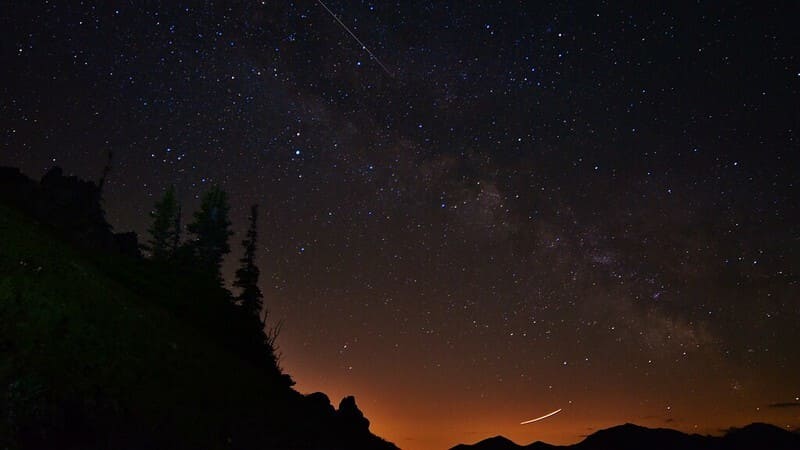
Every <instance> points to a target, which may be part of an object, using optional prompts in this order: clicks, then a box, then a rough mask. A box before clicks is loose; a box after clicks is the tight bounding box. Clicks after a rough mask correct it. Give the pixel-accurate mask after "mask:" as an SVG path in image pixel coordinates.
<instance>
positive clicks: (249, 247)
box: [233, 205, 266, 322]
mask: <svg viewBox="0 0 800 450" xmlns="http://www.w3.org/2000/svg"><path fill="white" fill-rule="evenodd" d="M249 222H250V226H249V227H248V228H247V236H246V237H245V239H244V240H243V241H242V247H244V256H242V258H241V259H240V260H239V262H240V263H241V267H240V268H239V270H237V271H236V280H235V281H234V283H233V285H234V286H236V287H238V288H240V289H241V290H242V292H241V293H240V294H239V301H240V302H241V304H242V307H243V308H245V310H246V311H248V312H249V313H251V314H254V315H255V316H256V317H259V319H260V320H262V322H263V321H264V320H266V316H265V317H264V319H261V309H262V308H263V298H264V296H263V295H262V294H261V289H259V287H258V276H259V275H260V271H259V270H258V266H256V250H257V248H258V247H257V241H258V205H253V206H251V207H250V219H249Z"/></svg>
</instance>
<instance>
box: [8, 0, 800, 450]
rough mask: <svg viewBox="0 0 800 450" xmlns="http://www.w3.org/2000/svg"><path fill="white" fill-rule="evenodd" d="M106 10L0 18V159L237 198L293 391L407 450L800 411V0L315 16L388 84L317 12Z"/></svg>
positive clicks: (342, 8)
mask: <svg viewBox="0 0 800 450" xmlns="http://www.w3.org/2000/svg"><path fill="white" fill-rule="evenodd" d="M107 3H108V4H104V5H98V6H94V3H92V2H83V4H80V3H79V2H72V1H70V2H67V1H62V2H60V1H51V2H44V3H41V4H40V3H39V2H19V4H17V5H16V6H15V7H14V8H8V10H7V11H5V12H4V13H3V14H2V23H1V24H0V25H2V30H3V31H2V35H3V39H2V52H3V62H4V63H3V64H2V68H0V73H2V81H3V82H2V86H0V89H2V98H3V101H2V103H0V117H2V134H0V164H5V165H16V166H21V167H22V168H23V170H24V171H25V172H26V173H28V174H29V175H31V176H34V177H38V176H40V175H41V174H42V173H43V171H44V170H45V169H46V168H48V167H50V166H51V165H54V164H57V165H61V166H62V167H63V168H64V169H65V171H66V172H68V173H75V174H77V175H80V176H83V177H87V178H91V179H98V178H99V177H100V175H101V173H102V168H103V166H104V165H105V163H106V160H105V155H106V153H107V151H108V150H113V151H114V161H113V171H112V173H111V175H110V176H109V177H108V181H107V185H106V187H105V204H106V210H107V212H108V216H109V219H110V221H111V222H112V224H113V225H114V226H115V228H116V229H117V230H120V231H122V230H128V229H133V230H135V231H137V232H139V233H140V235H141V234H142V233H143V232H144V230H145V229H146V228H147V225H148V223H147V212H148V211H149V210H150V208H151V207H152V204H153V202H154V200H155V199H156V198H158V197H159V196H160V195H161V194H162V193H163V192H164V189H165V188H166V187H167V186H168V185H170V184H174V185H175V186H176V188H177V191H178V192H179V195H180V197H181V199H182V201H183V202H184V211H191V210H193V209H194V208H195V207H196V206H197V203H198V201H197V199H198V197H199V196H200V195H201V194H202V192H203V191H204V190H205V189H207V188H208V187H209V186H210V185H211V184H214V183H219V184H220V185H222V187H223V188H224V189H226V190H227V191H228V192H229V193H230V196H231V199H232V203H233V209H232V213H233V221H234V224H235V226H236V228H237V232H238V233H237V235H236V236H235V237H234V242H235V243H238V241H239V240H240V238H241V236H242V234H243V230H244V228H245V226H246V221H245V217H246V214H247V211H248V209H249V205H250V204H251V203H258V204H259V205H260V206H261V210H262V211H263V217H262V222H261V229H260V232H261V237H262V240H261V244H262V251H261V256H260V259H259V264H260V267H261V271H262V274H263V277H262V278H263V280H262V281H263V285H262V289H263V290H264V292H265V301H266V303H267V305H268V307H269V308H270V309H271V314H272V317H273V318H274V319H275V320H277V319H279V318H282V319H285V327H284V333H283V334H282V336H281V338H280V345H281V349H282V352H283V354H284V359H283V366H284V368H285V369H286V370H287V371H288V372H289V373H291V375H292V376H293V377H294V379H295V380H296V381H297V382H298V386H297V387H298V389H300V390H301V391H304V392H312V391H316V390H323V391H326V392H328V393H329V394H330V395H331V397H334V398H335V397H340V396H342V395H345V394H355V395H356V397H357V399H358V402H359V405H360V406H362V407H363V409H364V411H365V414H366V415H367V417H369V418H370V420H371V421H372V429H373V431H375V432H376V433H378V434H380V435H382V436H384V437H386V438H387V439H390V440H393V441H395V442H396V443H397V444H398V445H399V446H401V447H403V448H408V449H432V448H440V449H441V448H447V447H448V446H452V445H454V444H456V443H458V442H473V441H476V440H478V439H480V438H483V437H487V436H493V435H497V434H501V433H502V434H505V435H507V436H509V437H511V438H513V439H515V440H517V441H519V442H525V443H527V442H530V441H533V440H536V439H542V440H547V441H551V442H555V443H571V442H576V441H578V440H579V439H580V436H582V435H585V434H587V433H589V432H590V431H591V430H593V429H597V428H599V427H603V426H608V425H613V424H618V423H624V422H635V423H639V424H642V425H649V426H668V427H673V428H678V429H682V430H688V431H697V432H709V433H715V432H717V431H718V430H719V429H721V428H727V427H729V426H733V425H742V424H745V423H749V422H752V421H767V422H773V423H776V424H778V425H780V426H788V427H790V428H797V427H800V408H797V407H796V405H797V404H798V397H800V384H799V383H798V380H800V356H799V354H798V351H797V347H796V342H800V328H798V327H797V323H798V320H800V288H798V269H799V268H800V248H799V246H800V230H799V229H798V226H797V223H800V214H798V205H800V201H798V200H799V199H798V192H797V183H798V175H797V174H798V167H800V165H798V150H800V148H799V147H800V146H799V145H798V137H797V132H798V129H799V128H800V120H799V117H798V108H797V105H798V104H800V96H798V89H799V88H800V61H798V59H797V46H796V45H797V44H796V43H797V42H800V36H798V32H797V31H796V27H795V24H794V19H793V18H796V17H798V13H800V11H798V6H797V3H793V2H787V3H785V4H779V3H770V4H769V5H766V6H765V5H760V6H759V5H748V4H739V3H738V2H728V3H725V4H717V3H705V2H704V3H701V4H694V5H688V4H687V5H672V4H670V5H667V6H663V7H661V8H655V7H653V6H650V5H648V4H645V3H646V2H644V3H643V2H623V3H617V2H613V3H609V4H606V3H599V4H594V5H588V4H584V2H579V3H580V4H575V5H569V4H565V3H562V2H558V3H549V2H494V3H488V2H480V4H478V3H479V2H421V1H407V2H368V1H358V2H355V1H354V2H343V1H335V0H330V1H328V2H326V5H327V6H328V7H329V8H330V9H331V11H332V12H333V13H334V14H335V15H338V16H339V17H341V18H342V19H343V20H344V21H346V22H347V24H348V26H349V27H350V29H352V32H353V33H354V34H355V35H358V36H359V37H360V38H361V39H362V40H363V41H365V42H368V43H369V44H370V48H371V50H372V51H373V52H374V53H375V54H377V55H380V58H381V60H382V61H383V63H385V64H386V66H388V67H391V68H392V72H394V76H393V77H392V76H389V75H387V73H386V72H385V71H384V70H383V69H382V68H381V65H378V64H375V61H373V60H371V58H370V55H369V54H367V53H365V51H364V50H363V49H362V47H361V46H360V45H356V43H355V42H353V40H352V38H351V37H350V36H349V35H348V34H347V33H345V32H344V30H342V28H341V26H340V25H339V24H338V23H337V22H336V21H334V20H333V19H332V18H331V16H330V15H329V14H328V13H327V12H326V11H325V10H324V9H323V8H322V7H321V6H320V5H319V4H318V3H317V2H315V1H305V2H302V1H297V2H286V1H263V2H257V1H247V2H238V1H234V2H212V1H205V2H172V1H170V2H158V1H155V2H147V4H146V5H135V4H133V3H128V2H107ZM529 3H530V4H529ZM376 61H377V60H376ZM234 248H236V246H234ZM235 251H238V248H237V249H236V250H235ZM236 258H238V254H234V255H231V257H229V258H228V259H229V267H228V272H229V273H231V270H232V268H233V264H235V260H236ZM552 405H558V406H562V405H563V411H562V412H561V413H560V414H558V415H557V416H555V417H553V418H551V419H548V421H547V422H543V423H542V424H538V425H537V427H520V426H519V418H520V417H525V416H527V415H528V414H530V411H539V410H545V411H546V410H549V409H548V407H552ZM775 405H794V406H790V407H777V406H775ZM545 424H547V427H544V425H545Z"/></svg>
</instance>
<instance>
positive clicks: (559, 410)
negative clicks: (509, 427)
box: [519, 408, 561, 425]
mask: <svg viewBox="0 0 800 450" xmlns="http://www.w3.org/2000/svg"><path fill="white" fill-rule="evenodd" d="M560 412H561V408H558V409H557V410H555V411H553V412H551V413H547V414H545V415H543V416H542V417H537V418H535V419H531V420H526V421H524V422H520V423H519V424H520V425H527V424H529V423H533V422H538V421H540V420H544V419H547V418H548V417H550V416H555V415H556V414H558V413H560Z"/></svg>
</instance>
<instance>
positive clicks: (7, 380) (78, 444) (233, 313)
mask: <svg viewBox="0 0 800 450" xmlns="http://www.w3.org/2000/svg"><path fill="white" fill-rule="evenodd" d="M46 177H49V178H47V179H44V180H43V182H42V183H39V182H34V181H31V180H29V179H27V178H26V177H24V176H22V175H21V174H19V172H18V171H16V170H15V169H9V168H0V355H2V358H0V416H1V417H0V448H2V449H381V450H382V449H387V450H388V449H395V448H396V447H395V446H394V445H392V444H390V443H388V442H386V441H383V440H382V439H380V438H378V437H376V436H374V435H372V434H371V433H370V432H369V429H368V427H369V421H368V420H367V419H366V418H364V416H363V415H362V414H361V411H359V410H358V408H357V407H356V403H355V400H354V399H353V398H352V397H347V398H345V399H343V400H342V401H341V403H340V404H339V407H338V408H336V409H335V408H334V407H333V406H332V405H331V403H330V401H329V400H328V397H327V396H325V395H324V394H321V393H317V394H312V395H308V396H304V395H301V394H299V393H297V392H296V391H294V390H293V389H292V388H291V385H292V381H291V379H290V378H289V376H288V375H286V374H283V373H282V372H281V370H280V368H279V366H278V364H277V361H276V358H275V356H274V352H273V350H274V349H272V348H271V347H270V346H269V345H268V343H265V338H264V336H263V334H262V333H261V329H260V327H258V326H253V323H252V320H253V318H252V317H244V316H243V315H242V314H241V313H240V312H239V311H237V308H235V307H234V303H233V301H232V298H231V293H230V292H228V291H227V290H226V289H224V288H223V287H221V286H220V285H219V283H218V282H216V281H214V280H209V279H207V278H206V277H203V276H201V275H199V274H197V273H193V272H192V271H191V270H190V269H187V268H186V267H181V264H179V263H176V262H172V263H157V262H154V261H149V260H147V259H144V258H141V257H140V256H137V253H138V246H137V239H136V236H135V235H132V234H130V233H129V234H114V233H112V232H111V227H110V226H109V225H108V224H107V223H106V222H105V219H104V217H103V212H102V208H101V204H100V195H99V194H100V193H99V189H98V188H97V186H96V185H94V184H93V183H91V182H85V181H81V180H78V179H75V178H74V177H65V176H63V175H62V174H61V173H60V172H51V173H49V174H48V175H47V176H46Z"/></svg>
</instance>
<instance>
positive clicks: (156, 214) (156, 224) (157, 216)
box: [147, 186, 179, 259]
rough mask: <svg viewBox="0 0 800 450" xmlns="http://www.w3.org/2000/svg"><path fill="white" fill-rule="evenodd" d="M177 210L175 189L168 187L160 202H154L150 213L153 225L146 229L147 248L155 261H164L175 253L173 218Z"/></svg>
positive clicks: (175, 234) (175, 231) (176, 231)
mask: <svg viewBox="0 0 800 450" xmlns="http://www.w3.org/2000/svg"><path fill="white" fill-rule="evenodd" d="M178 210H179V207H178V202H177V200H176V198H175V188H174V187H173V186H170V187H169V188H168V189H167V191H166V192H165V193H164V196H163V197H161V200H159V201H157V202H156V204H155V209H154V210H153V211H151V212H150V217H151V218H152V219H153V224H152V225H151V226H150V228H148V229H147V231H148V232H149V233H150V241H148V247H149V249H150V254H151V255H152V257H153V258H155V259H166V258H167V257H169V256H170V255H171V254H172V253H173V252H174V251H175V248H174V246H173V244H174V242H175V239H176V237H177V235H178V232H179V231H178V229H176V228H175V216H176V214H178Z"/></svg>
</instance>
